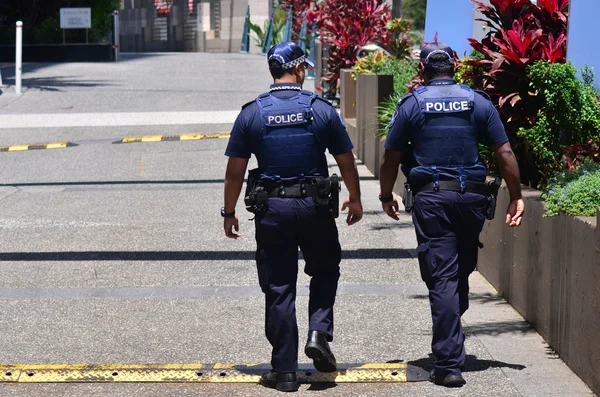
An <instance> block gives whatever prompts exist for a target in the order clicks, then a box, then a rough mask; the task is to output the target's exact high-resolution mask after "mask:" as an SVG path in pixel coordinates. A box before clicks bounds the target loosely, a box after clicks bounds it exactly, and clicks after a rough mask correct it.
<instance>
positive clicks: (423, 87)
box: [415, 85, 427, 94]
mask: <svg viewBox="0 0 600 397" xmlns="http://www.w3.org/2000/svg"><path fill="white" fill-rule="evenodd" d="M426 91H427V87H426V86H424V85H422V86H420V87H417V88H416V89H415V92H417V93H419V94H422V93H424V92H426Z"/></svg>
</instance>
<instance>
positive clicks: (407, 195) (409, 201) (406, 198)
mask: <svg viewBox="0 0 600 397" xmlns="http://www.w3.org/2000/svg"><path fill="white" fill-rule="evenodd" d="M414 203H415V197H414V196H413V191H412V189H411V188H410V184H409V183H405V184H404V194H403V195H402V204H403V205H404V211H406V212H408V213H410V212H411V211H412V209H413V206H414Z"/></svg>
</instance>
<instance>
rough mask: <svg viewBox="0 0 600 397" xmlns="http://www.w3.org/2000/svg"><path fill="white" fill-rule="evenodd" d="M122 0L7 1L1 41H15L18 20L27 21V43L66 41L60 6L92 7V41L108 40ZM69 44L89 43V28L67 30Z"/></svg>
mask: <svg viewBox="0 0 600 397" xmlns="http://www.w3.org/2000/svg"><path fill="white" fill-rule="evenodd" d="M120 3H121V2H120V0H5V1H3V2H2V4H1V5H0V16H1V17H0V44H14V42H15V23H16V21H18V20H21V21H23V27H24V29H23V42H24V43H25V44H56V43H62V41H63V32H62V30H61V29H60V21H59V19H60V9H61V8H64V7H90V8H91V9H92V28H91V29H90V30H89V32H88V33H89V41H90V42H91V43H98V42H102V41H105V40H106V39H107V38H108V35H109V34H110V30H111V26H112V11H113V10H118V9H119V8H120ZM65 36H66V41H67V42H68V43H82V42H85V30H80V29H76V30H72V29H69V30H66V31H65Z"/></svg>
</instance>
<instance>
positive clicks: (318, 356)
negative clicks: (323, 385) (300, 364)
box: [304, 331, 337, 372]
mask: <svg viewBox="0 0 600 397" xmlns="http://www.w3.org/2000/svg"><path fill="white" fill-rule="evenodd" d="M304 353H305V354H306V355H307V356H308V358H312V360H313V364H314V366H315V368H316V369H317V370H318V371H321V372H334V371H335V370H336V369H337V363H336V361H335V356H334V355H333V353H332V352H331V349H330V348H329V343H328V342H327V336H326V334H325V333H324V332H321V331H309V332H308V341H307V342H306V347H305V348H304Z"/></svg>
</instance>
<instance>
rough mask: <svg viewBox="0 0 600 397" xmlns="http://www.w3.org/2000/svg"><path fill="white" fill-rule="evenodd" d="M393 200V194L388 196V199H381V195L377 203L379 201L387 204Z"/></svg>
mask: <svg viewBox="0 0 600 397" xmlns="http://www.w3.org/2000/svg"><path fill="white" fill-rule="evenodd" d="M393 200H394V193H392V194H390V195H389V196H388V197H381V194H380V195H379V201H381V202H382V203H384V204H385V203H389V202H390V201H393Z"/></svg>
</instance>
